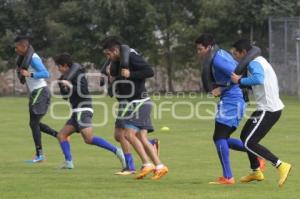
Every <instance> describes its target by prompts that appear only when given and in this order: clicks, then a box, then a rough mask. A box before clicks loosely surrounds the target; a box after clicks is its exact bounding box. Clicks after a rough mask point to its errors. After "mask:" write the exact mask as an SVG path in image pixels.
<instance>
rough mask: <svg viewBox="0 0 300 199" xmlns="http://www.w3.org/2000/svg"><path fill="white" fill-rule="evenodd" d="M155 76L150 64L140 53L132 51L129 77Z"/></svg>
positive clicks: (144, 77)
mask: <svg viewBox="0 0 300 199" xmlns="http://www.w3.org/2000/svg"><path fill="white" fill-rule="evenodd" d="M153 76H154V71H153V69H152V67H151V66H150V64H149V63H148V62H147V61H146V60H145V59H144V58H143V57H141V56H140V55H137V54H135V53H130V74H129V79H132V80H134V79H137V80H141V79H146V78H150V77H153Z"/></svg>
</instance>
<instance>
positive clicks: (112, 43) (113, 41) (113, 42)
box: [101, 36, 122, 50]
mask: <svg viewBox="0 0 300 199" xmlns="http://www.w3.org/2000/svg"><path fill="white" fill-rule="evenodd" d="M101 43H102V49H103V50H105V49H112V48H115V47H120V46H121V45H122V42H121V40H120V38H119V37H117V36H109V37H106V38H105V39H103V40H102V42H101Z"/></svg>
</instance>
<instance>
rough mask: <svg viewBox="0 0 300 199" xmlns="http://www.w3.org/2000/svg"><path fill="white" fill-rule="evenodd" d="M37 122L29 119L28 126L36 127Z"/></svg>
mask: <svg viewBox="0 0 300 199" xmlns="http://www.w3.org/2000/svg"><path fill="white" fill-rule="evenodd" d="M38 125H39V124H38V123H37V122H36V121H32V120H30V121H29V126H30V128H34V127H36V126H38Z"/></svg>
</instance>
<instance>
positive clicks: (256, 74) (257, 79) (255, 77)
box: [239, 61, 265, 86]
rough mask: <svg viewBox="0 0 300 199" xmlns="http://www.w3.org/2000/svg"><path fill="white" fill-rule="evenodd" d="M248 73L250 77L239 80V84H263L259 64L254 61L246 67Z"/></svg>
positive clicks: (263, 76) (262, 72) (263, 77)
mask: <svg viewBox="0 0 300 199" xmlns="http://www.w3.org/2000/svg"><path fill="white" fill-rule="evenodd" d="M248 70H249V73H250V74H251V76H249V77H245V78H241V79H240V80H239V83H240V84H241V85H244V86H254V85H261V84H263V83H264V79H265V74H264V69H263V67H262V66H261V65H260V63H258V62H256V61H252V62H250V64H249V66H248Z"/></svg>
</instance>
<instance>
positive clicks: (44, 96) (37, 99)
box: [29, 87, 50, 115]
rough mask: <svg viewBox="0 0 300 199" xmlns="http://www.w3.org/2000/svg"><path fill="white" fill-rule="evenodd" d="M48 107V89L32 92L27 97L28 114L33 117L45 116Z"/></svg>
mask: <svg viewBox="0 0 300 199" xmlns="http://www.w3.org/2000/svg"><path fill="white" fill-rule="evenodd" d="M49 105H50V91H49V89H48V87H42V88H38V89H35V90H33V91H32V92H31V93H30V97H29V112H30V113H31V114H35V115H45V114H46V113H47V110H48V107H49Z"/></svg>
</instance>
